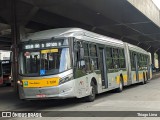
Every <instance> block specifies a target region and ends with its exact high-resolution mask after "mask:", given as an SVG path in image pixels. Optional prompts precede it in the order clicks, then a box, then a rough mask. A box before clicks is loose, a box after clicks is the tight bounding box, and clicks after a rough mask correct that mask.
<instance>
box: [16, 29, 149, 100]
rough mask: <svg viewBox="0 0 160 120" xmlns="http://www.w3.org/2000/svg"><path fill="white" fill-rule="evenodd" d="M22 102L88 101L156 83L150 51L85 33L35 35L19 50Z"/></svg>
mask: <svg viewBox="0 0 160 120" xmlns="http://www.w3.org/2000/svg"><path fill="white" fill-rule="evenodd" d="M19 46H20V47H19V50H20V53H19V60H18V61H19V78H18V81H17V83H18V89H19V96H20V99H26V100H38V99H63V98H85V99H86V101H94V100H95V96H96V94H99V93H103V92H106V91H109V90H113V89H116V90H117V91H118V92H121V91H122V90H123V87H124V86H128V85H132V84H136V83H141V84H145V83H147V81H148V80H149V79H151V78H152V73H151V67H150V65H151V59H150V58H151V57H150V54H149V53H148V52H146V51H145V50H143V49H141V48H139V47H137V46H134V45H131V44H128V43H125V42H122V41H120V40H116V39H114V38H110V37H106V36H102V35H99V34H96V33H93V32H89V31H86V30H83V29H80V28H59V29H52V30H45V31H41V32H36V33H33V34H31V35H29V36H28V37H27V38H25V39H23V40H22V41H21V44H20V45H19Z"/></svg>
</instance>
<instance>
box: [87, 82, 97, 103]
mask: <svg viewBox="0 0 160 120" xmlns="http://www.w3.org/2000/svg"><path fill="white" fill-rule="evenodd" d="M91 87H92V90H91V93H90V95H89V96H87V97H86V98H85V100H86V101H87V102H93V101H94V100H95V98H96V85H95V84H94V82H93V81H92V82H91Z"/></svg>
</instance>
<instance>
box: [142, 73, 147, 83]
mask: <svg viewBox="0 0 160 120" xmlns="http://www.w3.org/2000/svg"><path fill="white" fill-rule="evenodd" d="M143 78H144V84H146V83H147V79H146V78H147V76H145V74H144V73H143Z"/></svg>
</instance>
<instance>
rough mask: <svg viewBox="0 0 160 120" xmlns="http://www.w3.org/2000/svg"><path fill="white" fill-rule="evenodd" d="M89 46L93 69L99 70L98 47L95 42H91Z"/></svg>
mask: <svg viewBox="0 0 160 120" xmlns="http://www.w3.org/2000/svg"><path fill="white" fill-rule="evenodd" d="M89 48H90V59H91V69H92V70H98V55H97V47H96V45H94V44H90V45H89Z"/></svg>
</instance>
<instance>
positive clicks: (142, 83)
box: [141, 73, 146, 85]
mask: <svg viewBox="0 0 160 120" xmlns="http://www.w3.org/2000/svg"><path fill="white" fill-rule="evenodd" d="M145 82H146V80H145V75H144V73H143V81H142V82H141V85H144V84H145Z"/></svg>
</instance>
